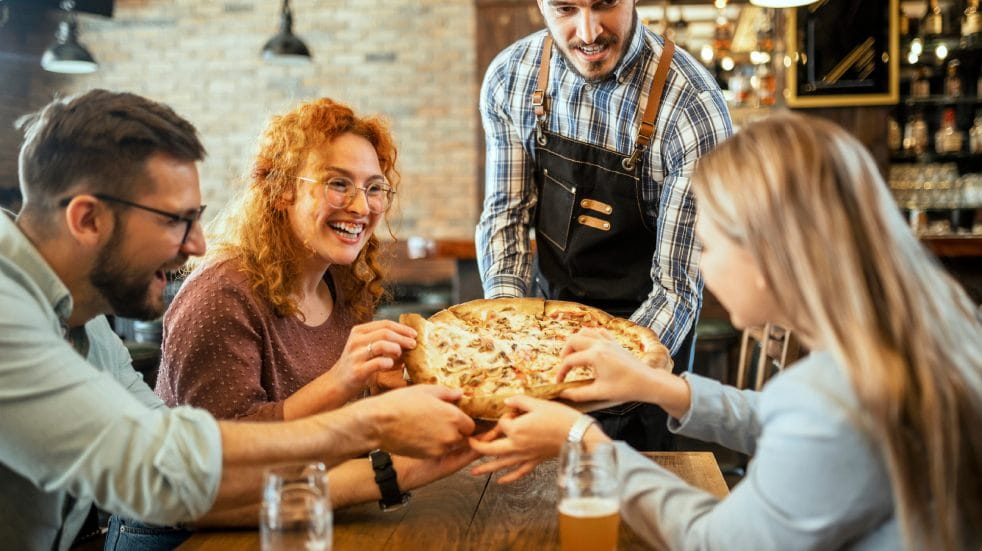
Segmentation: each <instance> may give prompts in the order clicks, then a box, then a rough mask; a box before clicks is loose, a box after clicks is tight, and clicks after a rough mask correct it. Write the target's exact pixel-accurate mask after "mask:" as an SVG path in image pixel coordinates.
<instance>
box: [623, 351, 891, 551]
mask: <svg viewBox="0 0 982 551" xmlns="http://www.w3.org/2000/svg"><path fill="white" fill-rule="evenodd" d="M688 381H689V385H690V387H691V389H692V406H691V408H690V409H689V412H688V413H687V414H686V415H685V416H684V417H683V418H682V419H680V420H674V419H670V420H669V428H670V429H672V430H673V431H674V432H678V433H680V434H684V435H686V436H690V437H693V438H698V439H700V440H707V441H713V442H717V443H719V444H722V445H724V446H726V447H728V448H732V449H735V450H738V451H740V452H743V453H747V454H751V455H753V459H752V460H751V461H750V465H749V467H748V469H747V474H746V477H745V478H744V479H743V480H742V481H741V482H740V483H739V484H738V485H737V486H736V487H735V488H734V489H733V492H732V493H731V494H730V495H729V496H728V497H727V498H726V499H723V500H719V499H718V498H716V497H714V496H712V495H710V494H709V493H707V492H704V491H702V490H700V489H697V488H695V487H693V486H689V485H688V484H686V483H685V482H683V481H682V480H680V479H679V478H677V477H676V476H675V475H673V474H672V473H670V472H668V471H667V470H665V469H663V468H661V467H659V466H658V465H656V464H655V463H654V462H652V461H651V460H650V459H647V458H645V457H644V456H642V455H641V454H639V453H637V452H636V451H634V450H632V449H631V448H630V447H629V446H627V445H626V444H624V443H618V444H617V446H618V450H617V451H618V461H619V463H620V467H621V468H620V476H621V483H622V488H623V499H622V503H621V513H622V515H623V517H624V520H625V521H626V522H627V523H628V524H630V525H631V526H632V527H633V528H634V529H635V530H636V531H637V532H638V534H640V535H641V536H642V537H644V538H645V539H646V540H648V541H651V542H655V541H660V538H659V528H660V531H661V534H662V535H663V536H664V538H665V541H666V543H667V544H668V546H669V547H670V548H671V549H755V550H769V549H774V550H785V549H795V550H806V549H884V550H885V549H890V550H893V549H900V548H901V536H900V531H899V526H898V523H897V520H896V518H895V517H894V503H893V494H892V492H891V487H890V480H889V478H888V475H887V468H886V464H885V463H884V461H883V458H882V457H881V455H880V453H879V451H878V450H877V448H876V446H875V445H874V443H873V441H872V440H871V439H870V437H869V436H868V435H867V434H866V433H865V432H864V431H863V429H862V424H863V422H864V421H863V415H864V414H863V412H862V411H861V409H860V408H859V404H858V403H857V400H856V395H855V392H854V391H853V388H852V386H851V385H850V383H849V381H848V379H847V377H846V374H845V373H844V372H843V370H842V369H841V368H840V367H839V366H838V365H837V364H836V362H835V361H834V360H833V359H832V357H831V355H829V354H826V353H822V352H816V353H813V354H811V355H810V356H808V357H807V358H805V359H804V360H802V361H800V362H798V363H797V364H795V365H794V366H792V367H791V368H789V369H787V370H785V371H784V372H782V373H781V374H780V375H778V376H777V377H775V378H774V379H773V380H772V381H771V382H770V383H769V384H768V385H767V386H766V387H765V388H764V390H763V391H761V392H759V393H758V392H753V391H747V390H743V391H741V390H737V389H735V388H733V387H728V386H724V385H721V384H720V383H718V382H716V381H714V380H712V379H706V378H703V377H699V376H697V375H690V376H688Z"/></svg>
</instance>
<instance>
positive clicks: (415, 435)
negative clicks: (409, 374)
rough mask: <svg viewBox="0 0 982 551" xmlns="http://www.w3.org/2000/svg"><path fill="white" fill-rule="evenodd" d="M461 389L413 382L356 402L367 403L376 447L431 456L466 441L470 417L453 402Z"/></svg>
mask: <svg viewBox="0 0 982 551" xmlns="http://www.w3.org/2000/svg"><path fill="white" fill-rule="evenodd" d="M460 396H461V391H460V390H456V389H449V388H445V387H441V386H436V385H414V386H411V387H409V388H402V389H398V390H393V391H391V392H386V393H385V394H382V395H379V396H375V397H372V398H367V399H365V400H361V401H360V402H357V403H358V404H362V407H369V406H370V407H371V410H372V414H373V415H374V417H375V419H376V420H377V423H378V425H377V426H376V431H377V434H378V437H379V442H380V445H379V447H380V448H382V449H383V450H385V451H388V452H390V453H394V454H399V455H406V456H410V457H434V456H438V455H443V454H446V453H450V452H453V451H455V450H457V449H460V448H461V447H463V446H465V445H466V437H467V436H469V435H470V434H471V433H473V432H474V421H473V420H472V419H471V418H470V417H468V416H467V415H466V414H465V413H464V412H462V411H460V409H459V408H458V407H457V406H455V405H454V404H453V402H455V401H457V400H459V399H460Z"/></svg>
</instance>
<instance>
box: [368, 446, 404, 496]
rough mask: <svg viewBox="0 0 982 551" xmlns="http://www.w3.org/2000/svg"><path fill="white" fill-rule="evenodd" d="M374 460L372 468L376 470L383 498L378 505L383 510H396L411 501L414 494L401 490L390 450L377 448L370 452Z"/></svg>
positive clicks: (370, 456) (370, 458)
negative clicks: (385, 450)
mask: <svg viewBox="0 0 982 551" xmlns="http://www.w3.org/2000/svg"><path fill="white" fill-rule="evenodd" d="M368 458H369V460H371V462H372V470H373V471H375V483H376V484H378V489H379V492H380V493H381V494H382V499H380V500H378V506H379V508H380V509H382V510H383V511H394V510H396V509H399V508H400V507H402V506H403V505H405V504H407V503H409V498H410V497H412V494H410V493H409V492H402V491H400V490H399V481H398V479H397V477H396V470H395V468H394V467H393V466H392V457H391V456H390V455H389V454H388V452H384V451H382V450H375V451H373V452H372V453H370V454H368Z"/></svg>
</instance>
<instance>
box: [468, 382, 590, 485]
mask: <svg viewBox="0 0 982 551" xmlns="http://www.w3.org/2000/svg"><path fill="white" fill-rule="evenodd" d="M505 403H506V404H507V405H508V406H509V407H511V408H514V409H516V410H517V413H508V414H506V415H505V416H504V417H502V418H501V419H500V420H499V421H498V426H497V427H496V428H495V431H497V433H500V434H503V435H504V438H499V439H497V440H492V441H490V442H484V441H481V440H480V439H476V438H471V439H470V444H471V448H473V449H474V450H475V451H478V452H480V453H482V454H483V455H489V456H494V457H495V459H493V460H491V461H488V462H487V463H484V464H482V465H480V466H478V467H476V468H475V469H473V470H472V471H471V472H472V474H475V475H478V474H485V473H491V472H496V471H500V470H504V469H512V471H511V472H510V473H508V474H506V475H504V476H502V477H501V478H499V479H498V482H499V483H501V484H507V483H509V482H514V481H515V480H518V479H520V478H522V477H523V476H525V475H527V474H528V473H530V472H532V469H534V468H535V466H536V465H538V464H539V463H541V462H542V461H543V460H545V459H548V458H550V457H555V456H557V455H559V450H560V449H562V446H563V442H565V441H566V437H567V435H568V434H569V429H570V427H572V426H573V423H574V422H575V421H576V420H577V419H578V418H579V417H580V416H581V415H583V414H582V413H580V412H579V411H576V410H575V409H573V408H571V407H569V406H565V405H563V404H560V403H558V402H550V401H548V400H539V399H537V398H531V397H529V396H512V397H511V398H508V400H506V401H505Z"/></svg>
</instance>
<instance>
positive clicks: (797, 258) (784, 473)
mask: <svg viewBox="0 0 982 551" xmlns="http://www.w3.org/2000/svg"><path fill="white" fill-rule="evenodd" d="M693 182H694V186H695V190H696V196H697V198H698V202H699V219H698V223H697V232H698V235H699V238H700V241H701V242H702V243H703V244H704V245H703V251H702V258H701V268H702V271H703V274H704V275H705V278H706V285H707V286H708V287H709V288H710V289H711V290H712V291H713V293H714V294H715V295H716V296H717V297H719V298H720V300H721V301H722V302H723V304H724V305H725V306H726V307H727V309H728V310H729V312H730V313H731V316H732V318H733V322H734V323H735V324H736V325H738V326H748V325H756V324H761V323H764V322H775V323H778V324H782V325H785V326H788V327H791V328H793V329H794V330H795V331H797V333H798V334H799V335H800V336H801V338H802V339H803V340H804V341H805V342H806V343H807V345H808V347H809V348H810V349H812V350H813V351H814V352H813V353H812V354H811V355H810V356H808V357H806V358H805V359H803V360H801V361H799V362H798V363H797V364H795V365H793V366H791V367H790V368H789V369H787V370H786V371H784V372H783V373H782V374H780V375H779V376H777V377H776V378H775V379H773V380H772V381H771V382H770V383H769V384H768V385H767V387H766V388H765V389H764V390H763V391H762V392H760V393H756V392H751V391H739V390H736V389H734V388H729V387H724V386H723V385H720V384H719V383H717V382H715V381H712V380H709V379H705V378H702V377H699V376H695V375H683V376H682V377H678V376H675V375H672V374H669V373H665V372H661V371H653V370H650V369H645V368H644V366H642V365H641V364H640V363H639V362H637V361H636V360H635V359H634V358H633V357H631V356H630V355H628V354H627V353H626V352H625V351H624V350H623V349H621V348H620V347H619V346H618V345H617V344H616V343H615V342H614V341H613V340H611V339H610V337H609V336H608V335H606V334H604V333H603V332H601V331H596V330H586V331H583V332H581V333H580V334H578V335H576V336H574V337H573V338H571V339H570V341H569V343H568V345H567V348H566V351H565V353H566V355H565V358H564V362H563V370H568V369H570V368H573V367H577V366H591V367H592V368H593V369H594V371H595V372H596V382H595V383H593V384H592V385H590V386H587V387H582V388H580V389H574V390H570V391H568V392H567V393H566V395H567V397H568V398H570V399H574V400H593V399H600V398H603V399H616V400H639V401H647V402H652V403H655V404H658V405H660V406H662V407H663V408H664V409H665V410H667V411H668V413H669V415H670V416H671V419H670V421H669V427H670V428H671V429H672V430H674V431H676V432H679V433H682V434H686V435H689V436H693V437H696V438H701V439H704V440H712V441H715V442H718V443H720V444H723V445H725V446H727V447H730V448H733V449H737V450H740V451H743V452H746V453H749V454H752V455H753V459H752V461H751V463H750V466H749V469H748V471H747V476H746V478H745V479H744V480H743V481H742V482H740V483H739V484H738V485H737V486H736V487H735V488H734V490H733V492H732V493H731V494H730V495H729V496H728V497H727V498H726V499H723V500H719V499H717V498H715V497H713V496H711V495H709V494H707V493H705V492H703V491H701V490H698V489H696V488H693V487H691V486H688V485H686V484H685V483H684V482H682V481H680V480H679V479H677V478H676V477H674V476H673V475H671V474H670V473H668V472H667V471H665V470H663V469H661V468H659V467H658V466H656V465H655V464H653V463H652V462H651V461H649V460H647V459H645V458H644V457H643V456H640V455H639V454H637V453H636V452H634V451H632V450H631V449H630V448H628V447H627V446H625V445H622V444H618V454H619V461H620V464H621V472H620V476H621V480H622V484H623V486H622V488H623V496H622V505H621V507H622V513H623V516H624V518H625V520H626V521H627V522H628V523H629V524H631V525H632V527H634V528H635V530H637V531H638V532H639V533H640V534H642V535H643V536H644V537H645V538H646V539H648V540H649V541H657V540H660V539H662V538H663V539H664V541H665V542H666V543H667V544H668V545H669V547H671V548H673V549H840V548H849V549H897V548H902V547H905V548H907V549H947V550H955V549H979V548H980V547H979V546H980V545H982V539H980V528H979V524H980V521H982V430H980V428H979V427H980V426H982V324H980V320H979V310H978V308H977V306H976V305H975V304H973V303H972V302H971V301H970V300H969V299H968V298H967V297H966V295H965V293H964V292H963V291H962V290H961V289H960V288H959V287H958V286H957V285H956V284H955V283H953V282H952V281H951V279H950V278H949V277H948V276H947V275H945V273H944V272H943V270H942V269H941V268H940V267H939V265H938V264H937V263H936V262H935V261H934V260H933V259H932V258H930V257H929V255H928V254H927V253H925V251H924V249H923V248H922V247H921V245H920V244H919V243H918V242H917V239H916V238H915V237H914V236H913V234H912V233H911V232H910V231H909V229H908V228H907V227H906V226H905V224H904V221H903V219H902V217H901V216H900V214H899V213H898V211H897V208H896V206H895V204H894V203H893V200H892V198H891V196H890V193H889V192H888V190H887V188H886V186H885V185H884V184H883V181H882V179H881V178H880V176H879V173H878V172H877V168H876V166H875V164H874V163H873V160H872V159H871V157H870V156H869V154H868V153H867V152H866V150H865V149H864V148H863V147H862V145H861V144H860V143H859V142H858V141H857V140H855V139H854V138H852V137H851V136H849V135H848V134H847V133H846V132H844V131H843V130H841V129H840V128H838V127H836V126H835V125H833V124H831V123H828V122H824V121H821V120H818V119H813V118H808V117H805V116H801V115H793V114H782V115H779V116H774V117H772V118H770V119H767V120H765V121H762V122H759V123H757V124H754V125H751V126H749V127H747V128H746V129H744V130H743V131H741V132H740V133H738V134H737V135H736V136H735V137H733V138H732V139H731V140H729V141H727V142H726V143H724V144H723V145H721V146H720V147H719V148H718V149H717V150H716V151H715V152H714V153H712V154H710V155H709V156H707V157H705V158H704V159H703V160H702V161H701V162H700V165H699V167H698V169H697V171H696V174H695V176H694V179H693ZM563 372H564V373H565V371H563ZM512 405H513V406H514V407H515V408H517V409H518V410H520V411H523V412H524V413H523V414H522V415H519V416H517V417H510V418H506V419H503V420H502V421H501V422H500V424H499V428H500V430H501V431H503V432H504V434H505V436H506V437H505V438H503V439H499V440H496V441H494V442H489V443H482V442H477V441H475V442H472V446H473V447H474V448H475V449H476V450H478V451H481V452H482V453H485V454H489V455H495V456H498V457H497V459H495V460H493V461H492V462H490V463H488V464H486V465H484V466H482V467H481V468H480V470H481V471H491V470H499V469H508V468H511V469H513V471H512V472H511V473H509V474H508V475H506V477H504V478H503V480H504V481H509V480H513V479H515V478H518V477H521V476H523V475H524V474H525V473H527V472H528V471H529V470H531V468H533V467H534V465H535V464H536V463H537V462H538V461H539V460H540V459H541V458H543V457H545V456H549V455H552V454H555V453H556V451H557V450H558V447H559V445H560V444H561V443H562V442H563V441H564V440H565V439H566V437H567V434H570V429H571V427H572V426H573V425H574V424H577V422H578V420H579V419H581V414H579V413H578V412H576V411H574V410H572V409H569V408H566V407H565V406H562V405H559V404H556V403H553V402H543V401H539V400H532V399H525V398H518V399H515V400H514V403H513V404H512ZM583 419H584V420H583V421H581V422H580V424H579V426H578V427H577V429H578V431H579V430H581V429H582V425H583V424H588V423H589V420H588V418H583ZM578 431H575V432H578ZM584 438H585V441H586V442H587V444H588V445H589V444H590V443H592V442H596V441H602V440H606V436H605V435H604V434H603V433H602V432H601V431H600V430H599V429H598V428H596V426H595V425H594V426H592V427H589V428H588V429H587V430H586V435H585V437H584Z"/></svg>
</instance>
